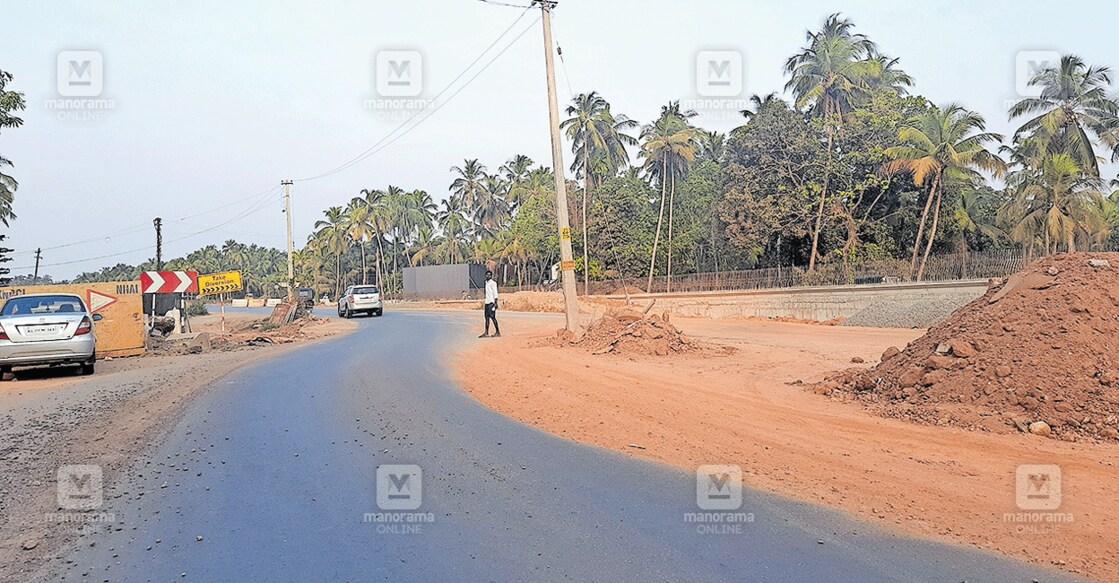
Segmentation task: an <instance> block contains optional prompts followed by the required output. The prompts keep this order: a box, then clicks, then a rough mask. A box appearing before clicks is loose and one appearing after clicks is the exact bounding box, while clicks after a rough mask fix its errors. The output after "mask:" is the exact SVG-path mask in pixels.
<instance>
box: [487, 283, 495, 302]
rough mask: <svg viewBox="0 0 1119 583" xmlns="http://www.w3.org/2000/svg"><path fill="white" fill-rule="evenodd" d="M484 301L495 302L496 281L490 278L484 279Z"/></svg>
mask: <svg viewBox="0 0 1119 583" xmlns="http://www.w3.org/2000/svg"><path fill="white" fill-rule="evenodd" d="M486 303H487V304H493V303H497V282H496V281H494V280H492V279H491V280H487V281H486Z"/></svg>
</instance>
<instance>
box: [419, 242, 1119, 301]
mask: <svg viewBox="0 0 1119 583" xmlns="http://www.w3.org/2000/svg"><path fill="white" fill-rule="evenodd" d="M1113 250H1114V249H1112V248H1107V249H1094V250H1093V251H1113ZM1037 258H1038V255H1037V254H1030V253H1029V252H1027V251H1025V250H1020V249H1010V250H1002V251H984V252H973V253H954V254H943V255H931V256H929V260H928V262H927V263H926V265H925V272H924V276H923V277H922V279H921V280H922V281H929V282H935V281H958V280H966V279H989V278H992V277H1006V276H1008V275H1010V274H1012V273H1014V272H1016V271H1019V270H1020V269H1022V267H1024V266H1025V265H1026V264H1027V263H1029V262H1030V261H1032V260H1034V259H1037ZM918 261H920V260H918ZM910 281H914V278H913V277H912V275H911V273H910V262H909V260H908V259H884V260H877V261H865V262H859V263H849V264H846V265H845V264H843V263H818V264H816V269H815V270H814V271H812V272H809V271H808V267H807V266H789V267H766V268H759V269H745V270H738V271H720V272H704V273H685V274H679V275H673V276H672V279H671V282H669V278H668V276H665V275H658V276H655V277H653V284H652V286H650V287H649V289H646V286H647V284H648V278H647V277H641V276H635V277H621V276H618V277H612V278H609V279H606V280H603V281H592V282H591V283H590V290H589V291H590V294H591V295H622V294H624V293H626V290H627V289H628V291H629V293H631V294H633V293H642V292H649V293H665V292H671V293H688V292H713V291H748V290H761V289H779V288H789V287H811V286H837V285H859V284H874V283H901V282H910ZM623 284H624V285H625V287H624V288H623ZM576 287H577V289H578V292H579V294H580V295H584V294H586V292H587V291H588V290H586V289H584V286H583V282H582V280H581V279H580V281H579V282H578V284H577V286H576ZM559 289H560V286H559V282H548V283H545V284H540V285H525V286H504V287H502V288H501V292H502V293H513V292H519V291H558V290H559ZM464 291H465V292H466V293H465V294H457V295H455V296H454V297H441V298H431V297H407V295H405V296H404V297H402V298H401V299H480V298H481V297H482V295H481V290H464ZM418 295H419V294H415V296H418Z"/></svg>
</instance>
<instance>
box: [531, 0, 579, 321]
mask: <svg viewBox="0 0 1119 583" xmlns="http://www.w3.org/2000/svg"><path fill="white" fill-rule="evenodd" d="M532 5H533V6H539V7H540V12H541V22H543V23H544V69H545V73H546V76H547V78H548V121H549V122H551V126H552V173H553V174H555V177H556V221H557V222H558V223H559V240H560V271H561V273H562V275H561V277H562V279H563V303H564V307H565V310H564V311H565V312H566V314H567V330H568V331H569V332H575V330H576V328H577V327H578V326H579V301H578V299H576V297H575V260H574V258H573V257H572V254H571V220H570V218H569V217H568V216H567V182H566V180H565V179H564V176H563V168H564V166H563V142H561V141H560V126H559V124H560V121H559V103H558V102H557V101H556V71H555V67H554V63H553V59H552V12H551V11H552V9H553V8H555V7H556V2H554V1H552V0H533V2H532ZM584 267H585V266H584Z"/></svg>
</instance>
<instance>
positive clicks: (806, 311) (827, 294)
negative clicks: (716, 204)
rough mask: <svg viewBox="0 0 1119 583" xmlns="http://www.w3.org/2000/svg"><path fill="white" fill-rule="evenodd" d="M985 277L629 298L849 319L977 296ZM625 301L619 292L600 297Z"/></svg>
mask: <svg viewBox="0 0 1119 583" xmlns="http://www.w3.org/2000/svg"><path fill="white" fill-rule="evenodd" d="M987 285H988V284H987V280H970V281H952V282H933V283H898V284H873V285H851V286H838V287H805V288H784V289H772V290H757V291H740V292H696V293H684V294H634V295H630V299H631V300H637V301H640V302H641V303H646V302H647V301H648V300H649V299H652V298H656V300H657V304H656V307H655V308H654V310H671V311H672V312H673V313H675V314H679V315H681V316H697V317H704V318H728V317H751V316H752V317H758V318H776V317H789V318H799V319H804V320H819V321H822V322H823V321H827V320H833V319H835V318H850V317H851V316H853V315H854V314H855V313H856V312H858V311H859V310H862V309H864V308H867V307H870V306H871V305H876V306H881V305H882V304H883V302H885V303H891V302H897V303H898V304H901V305H911V304H913V303H914V302H921V301H928V302H940V303H943V302H951V303H955V304H957V305H959V306H963V305H964V304H966V303H968V302H970V301H971V300H973V299H975V298H977V297H979V296H981V295H983V293H984V292H986V291H987ZM601 297H606V298H610V299H625V298H624V296H601Z"/></svg>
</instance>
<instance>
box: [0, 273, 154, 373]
mask: <svg viewBox="0 0 1119 583" xmlns="http://www.w3.org/2000/svg"><path fill="white" fill-rule="evenodd" d="M48 293H63V294H74V295H78V296H81V298H82V300H83V301H85V304H86V306H87V307H88V308H89V310H90V311H91V312H93V313H94V314H100V315H101V321H99V322H97V323H96V324H94V325H93V337H94V340H96V341H97V356H99V357H103V356H132V355H136V354H143V353H144V315H143V310H144V307H143V299H142V298H143V296H142V295H141V294H140V282H139V281H111V282H104V283H75V284H63V285H25V286H15V287H0V300H3V301H5V302H6V301H8V298H13V297H16V296H22V295H26V294H48Z"/></svg>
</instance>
